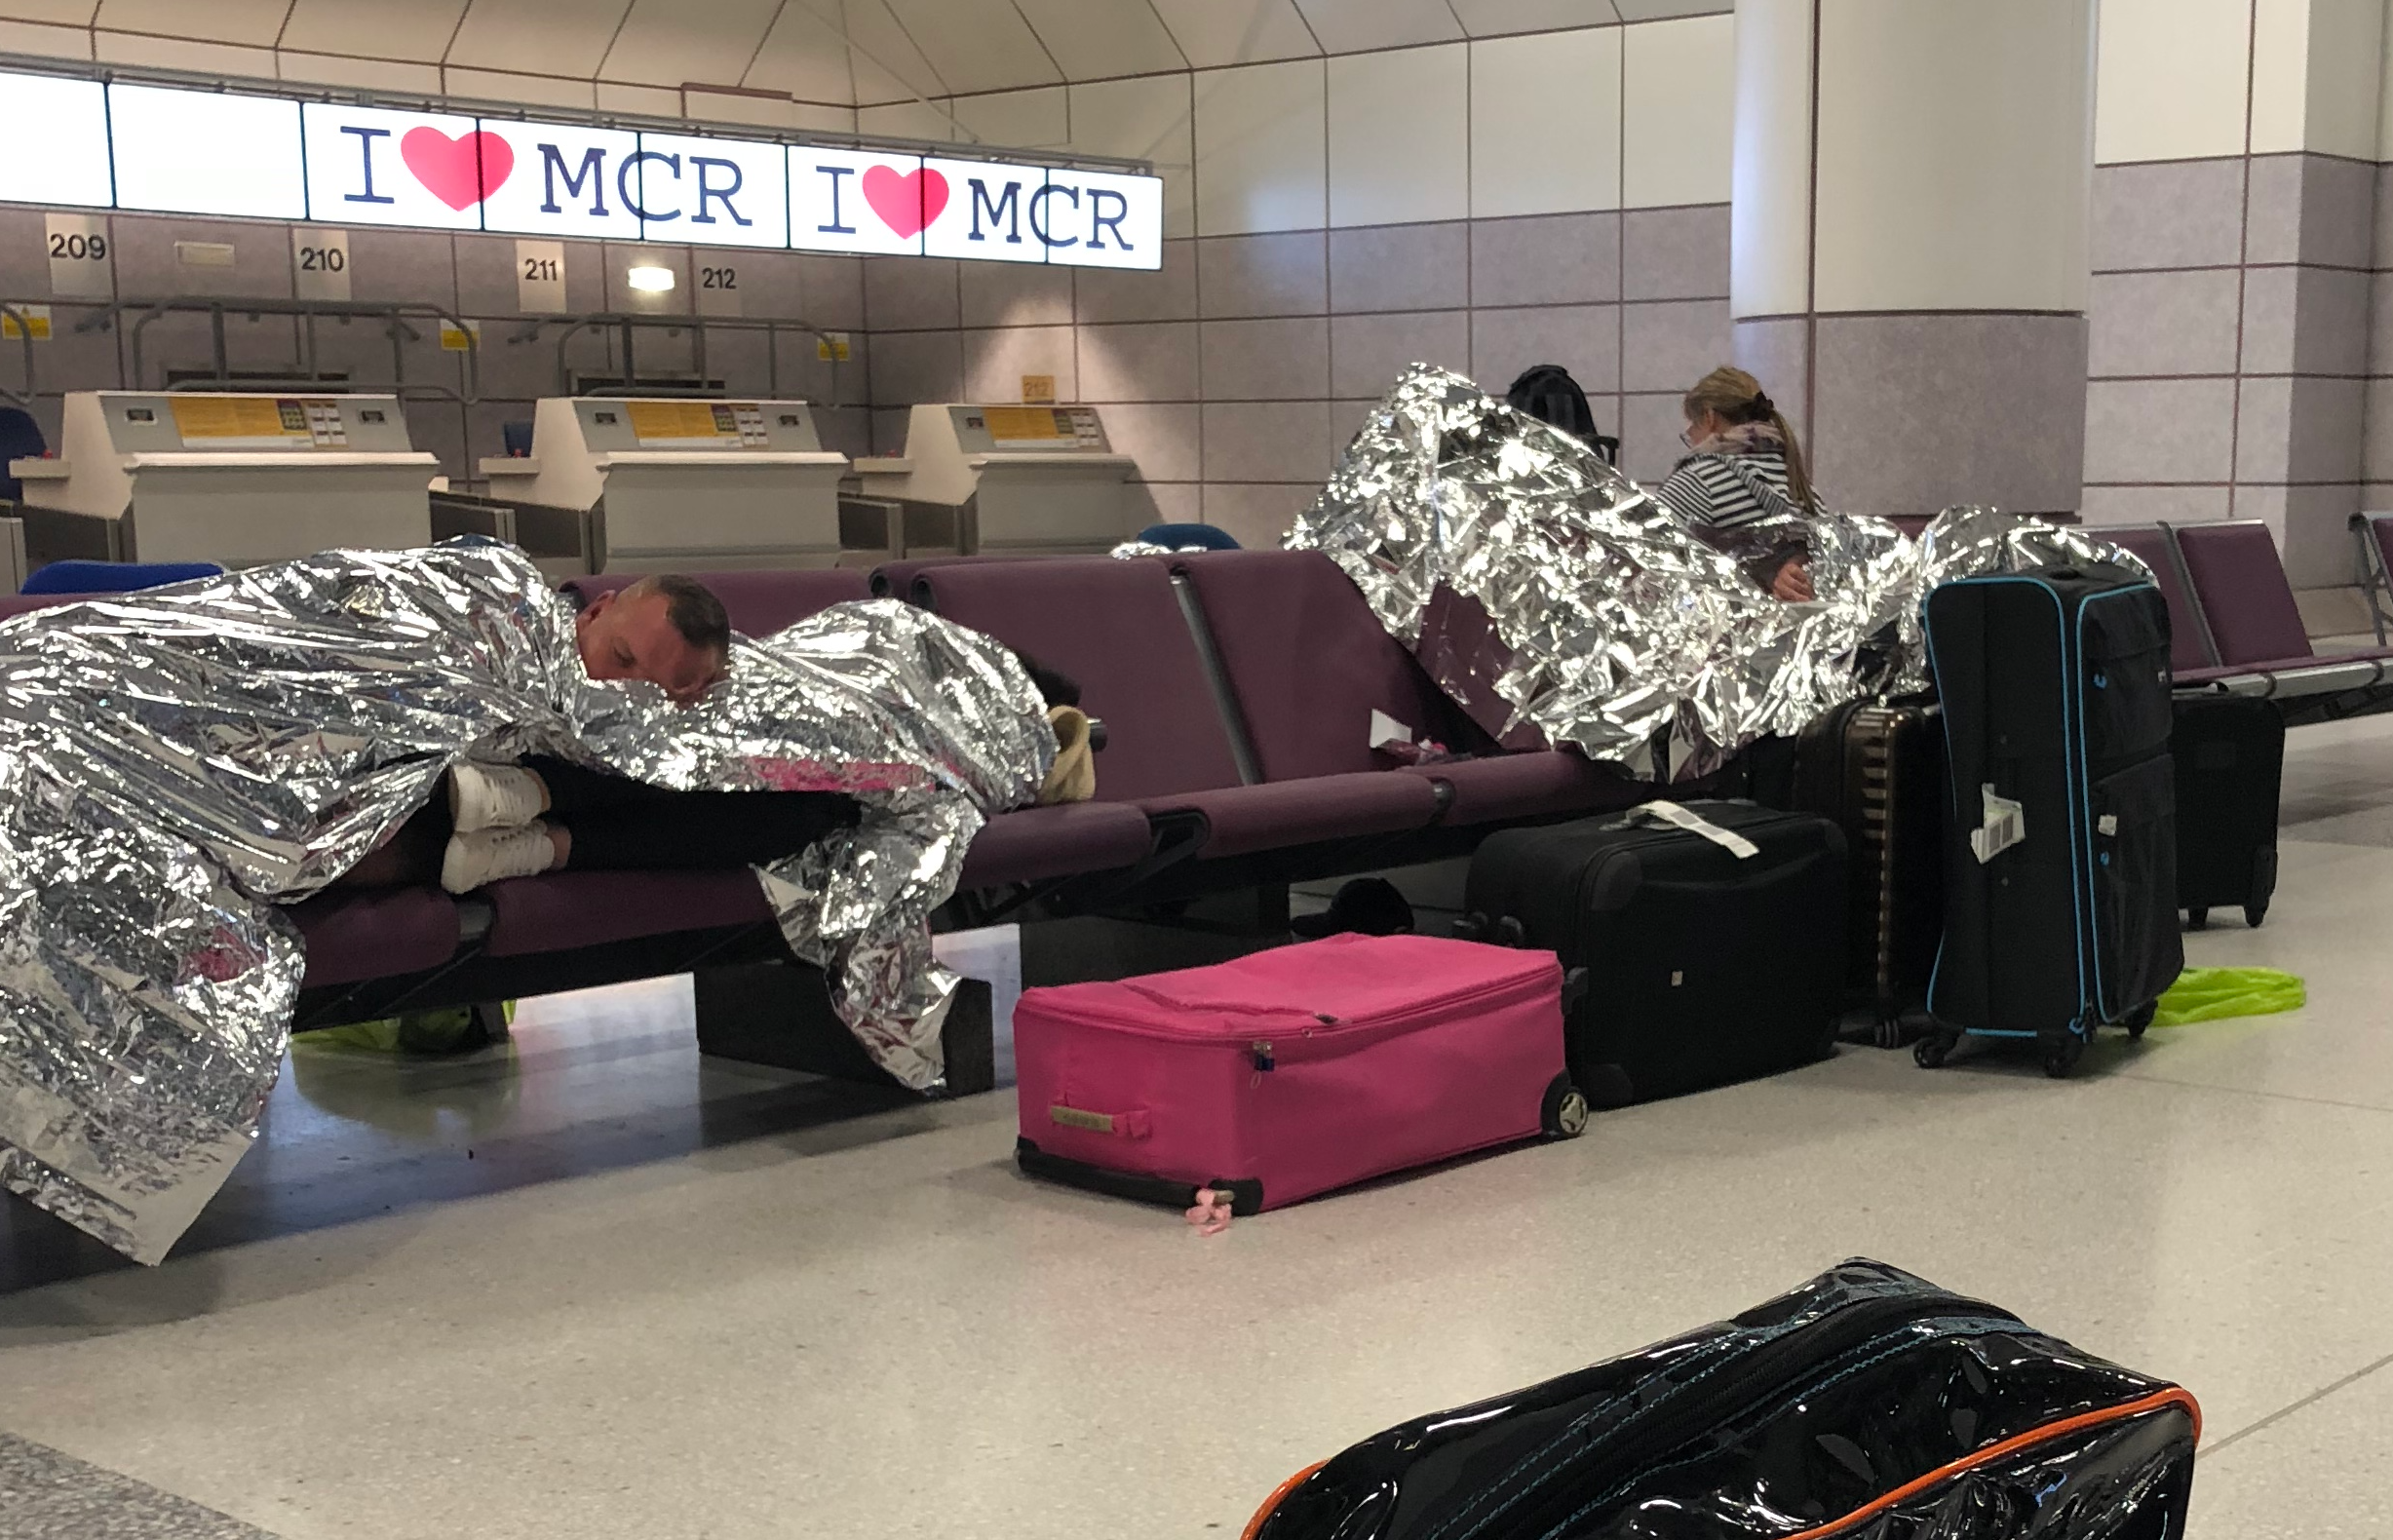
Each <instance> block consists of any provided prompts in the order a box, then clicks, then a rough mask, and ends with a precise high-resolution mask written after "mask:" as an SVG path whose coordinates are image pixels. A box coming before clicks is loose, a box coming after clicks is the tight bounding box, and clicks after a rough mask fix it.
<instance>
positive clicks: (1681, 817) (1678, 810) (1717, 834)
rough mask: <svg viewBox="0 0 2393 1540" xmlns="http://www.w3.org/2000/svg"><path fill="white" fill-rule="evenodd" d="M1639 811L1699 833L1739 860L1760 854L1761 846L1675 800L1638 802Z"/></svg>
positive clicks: (1748, 859)
mask: <svg viewBox="0 0 2393 1540" xmlns="http://www.w3.org/2000/svg"><path fill="white" fill-rule="evenodd" d="M1637 810H1638V811H1639V812H1640V813H1651V814H1652V815H1653V816H1654V817H1656V818H1658V819H1660V820H1661V821H1662V822H1663V823H1665V824H1674V825H1677V826H1678V827H1679V828H1683V829H1685V830H1686V831H1687V832H1688V833H1690V834H1700V835H1702V836H1703V837H1704V838H1706V839H1708V840H1710V841H1712V843H1714V844H1715V845H1718V846H1719V847H1720V849H1722V850H1724V851H1726V852H1728V854H1730V855H1732V856H1734V857H1736V858H1737V859H1738V860H1739V861H1751V860H1753V859H1754V858H1755V857H1756V856H1758V855H1760V854H1761V847H1760V846H1759V845H1756V844H1755V843H1754V842H1753V841H1752V840H1750V839H1747V838H1746V837H1745V836H1744V835H1743V834H1739V833H1736V832H1734V831H1733V830H1730V829H1725V828H1720V827H1719V826H1718V824H1715V823H1711V822H1709V821H1708V820H1706V819H1704V818H1703V817H1702V816H1701V815H1699V814H1695V813H1690V812H1688V811H1687V810H1686V809H1685V808H1683V807H1680V806H1679V804H1678V803H1676V802H1640V804H1638V809H1637Z"/></svg>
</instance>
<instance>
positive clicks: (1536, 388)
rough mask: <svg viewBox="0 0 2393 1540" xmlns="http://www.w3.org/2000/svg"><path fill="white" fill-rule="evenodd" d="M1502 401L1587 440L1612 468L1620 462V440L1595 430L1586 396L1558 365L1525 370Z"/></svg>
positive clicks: (1537, 366) (1566, 370)
mask: <svg viewBox="0 0 2393 1540" xmlns="http://www.w3.org/2000/svg"><path fill="white" fill-rule="evenodd" d="M1504 400H1505V402H1506V403H1507V404H1510V405H1511V406H1512V407H1513V408H1514V409H1516V410H1519V411H1525V412H1526V413H1528V414H1529V415H1530V416H1532V417H1534V418H1536V419H1537V420H1538V421H1539V422H1550V423H1552V424H1553V425H1554V426H1555V427H1557V428H1560V429H1561V430H1562V431H1563V432H1564V433H1567V434H1572V435H1575V436H1576V437H1578V438H1581V439H1584V440H1586V441H1587V442H1588V443H1590V444H1592V445H1594V446H1595V450H1596V452H1597V453H1598V454H1600V455H1602V456H1603V458H1604V459H1605V460H1606V461H1607V462H1609V463H1611V464H1614V465H1617V464H1619V463H1620V441H1619V440H1618V439H1607V438H1605V437H1604V436H1603V435H1602V434H1601V433H1599V432H1597V431H1596V414H1595V413H1594V412H1593V411H1592V410H1590V409H1589V408H1588V405H1587V393H1586V392H1585V391H1583V390H1581V389H1579V382H1578V381H1577V380H1574V379H1572V378H1571V377H1570V371H1569V370H1568V369H1566V368H1563V366H1561V365H1559V364H1538V365H1534V366H1530V367H1529V368H1526V369H1524V370H1522V372H1521V377H1520V378H1519V379H1517V380H1514V381H1513V382H1512V389H1510V390H1508V391H1506V392H1505V393H1504Z"/></svg>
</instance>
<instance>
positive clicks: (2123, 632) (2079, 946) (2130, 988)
mask: <svg viewBox="0 0 2393 1540" xmlns="http://www.w3.org/2000/svg"><path fill="white" fill-rule="evenodd" d="M1927 636H1928V656H1929V661H1930V663H1931V665H1932V667H1933V668H1934V671H1935V674H1936V688H1937V694H1938V697H1939V699H1940V700H1941V701H1942V703H1943V707H1944V719H1945V742H1946V751H1947V758H1948V776H1947V785H1948V795H1949V801H1948V803H1947V811H1948V823H1947V835H1946V845H1945V937H1944V943H1943V945H1942V947H1941V948H1940V949H1939V951H1938V954H1937V961H1936V974H1935V978H1934V980H1933V981H1932V982H1930V985H1929V988H1928V1010H1929V1011H1930V1013H1931V1014H1933V1015H1934V1016H1935V1018H1936V1019H1937V1023H1938V1028H1939V1029H1938V1031H1937V1032H1936V1033H1935V1034H1934V1035H1932V1036H1930V1037H1927V1038H1923V1039H1922V1040H1921V1041H1920V1043H1919V1044H1918V1047H1917V1049H1916V1050H1915V1052H1916V1053H1917V1054H1918V1057H1919V1061H1920V1062H1921V1063H1922V1064H1928V1065H1934V1064H1937V1063H1940V1062H1942V1061H1943V1059H1944V1057H1945V1055H1946V1054H1947V1053H1948V1052H1949V1050H1950V1048H1951V1047H1952V1045H1953V1042H1954V1041H1955V1039H1956V1038H1957V1037H1958V1035H1959V1033H1960V1032H1962V1031H1967V1032H1972V1033H1978V1034H1982V1035H1987V1036H1996V1037H2026V1038H2034V1039H2037V1040H2038V1041H2039V1043H2040V1044H2041V1046H2042V1048H2043V1050H2044V1067H2045V1069H2046V1070H2047V1071H2048V1072H2050V1073H2052V1074H2055V1075H2064V1074H2066V1073H2067V1072H2068V1071H2069V1069H2070V1068H2071V1067H2073V1066H2074V1065H2075V1063H2076V1062H2077V1059H2078V1056H2079V1055H2080V1054H2081V1053H2082V1052H2083V1051H2084V1048H2085V1044H2086V1040H2087V1039H2088V1038H2089V1037H2091V1036H2092V1035H2093V1032H2094V1029H2095V1027H2096V1026H2097V1025H2099V1024H2101V1023H2104V1022H2118V1023H2121V1024H2124V1025H2125V1026H2127V1027H2128V1029H2129V1030H2130V1031H2131V1032H2138V1033H2140V1032H2142V1028H2143V1025H2144V1023H2146V1022H2148V1021H2149V1020H2151V1008H2152V1002H2153V1001H2154V1000H2156V999H2158V998H2159V996H2160V992H2161V991H2162V990H2163V989H2166V988H2167V987H2168V986H2169V984H2170V982H2172V981H2174V980H2175V979H2176V978H2177V975H2178V972H2179V970H2180V969H2181V967H2182V966H2183V962H2184V957H2183V953H2182V950H2181V945H2180V938H2179V935H2178V922H2177V828H2176V820H2175V818H2174V817H2173V816H2172V809H2173V807H2174V804H2175V800H2176V770H2175V766H2174V765H2173V763H2172V762H2171V760H2170V757H2169V732H2170V725H2171V712H2170V695H2169V612H2168V608H2167V605H2166V604H2165V603H2164V602H2163V600H2162V598H2161V596H2160V591H2159V590H2158V589H2156V588H2154V587H2153V586H2152V585H2151V584H2150V583H2148V582H2141V581H2131V580H2128V579H2126V578H2125V577H2123V576H2120V575H2115V574H2113V573H2111V572H2109V571H2107V570H2104V569H2093V570H2085V571H2081V570H2078V569H2076V568H2070V567H2051V568H2045V569H2042V570H2039V571H2031V572H2022V573H2012V574H2007V575H2002V576H1994V577H1983V578H1969V579H1965V580H1963V581H1961V582H1958V583H1948V584H1945V585H1944V586H1942V587H1940V588H1938V589H1936V590H1935V591H1934V592H1933V593H1931V594H1930V595H1929V596H1928V602H1927Z"/></svg>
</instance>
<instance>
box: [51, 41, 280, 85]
mask: <svg viewBox="0 0 2393 1540" xmlns="http://www.w3.org/2000/svg"><path fill="white" fill-rule="evenodd" d="M92 57H93V58H96V59H98V60H99V61H100V62H101V63H103V64H153V65H156V66H157V67H158V68H160V69H189V70H196V71H198V72H200V73H202V74H210V75H251V76H257V77H260V78H263V79H266V80H272V79H273V78H274V50H272V49H270V48H244V47H241V46H240V45H238V44H233V43H201V42H194V41H190V40H187V39H184V38H179V37H143V36H136V35H135V34H134V33H131V32H106V31H101V32H95V33H93V34H92Z"/></svg>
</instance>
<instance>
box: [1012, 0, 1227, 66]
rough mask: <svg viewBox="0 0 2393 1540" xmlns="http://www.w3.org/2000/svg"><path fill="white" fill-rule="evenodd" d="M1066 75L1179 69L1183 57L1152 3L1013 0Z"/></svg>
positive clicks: (1096, 0) (1106, 0) (1184, 60)
mask: <svg viewBox="0 0 2393 1540" xmlns="http://www.w3.org/2000/svg"><path fill="white" fill-rule="evenodd" d="M1014 3H1015V4H1016V5H1017V6H1018V7H1020V8H1021V10H1022V14H1023V19H1024V20H1026V21H1028V22H1029V23H1030V27H1031V30H1033V31H1035V32H1036V33H1038V36H1039V41H1040V42H1042V43H1044V44H1046V45H1047V52H1048V53H1050V54H1052V55H1054V56H1055V60H1056V62H1057V63H1058V64H1061V65H1062V66H1063V78H1064V79H1066V80H1101V79H1104V78H1105V77H1106V76H1109V75H1146V74H1153V73H1154V72H1156V71H1158V70H1165V69H1185V68H1187V67H1188V60H1187V58H1185V57H1184V56H1183V55H1181V53H1180V51H1179V45H1178V44H1177V43H1175V42H1173V41H1172V33H1171V31H1170V30H1169V29H1168V28H1166V27H1165V26H1164V24H1163V19H1162V18H1161V17H1158V16H1157V15H1155V12H1154V8H1153V7H1151V6H1143V5H1124V4H1123V3H1122V0H1014Z"/></svg>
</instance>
